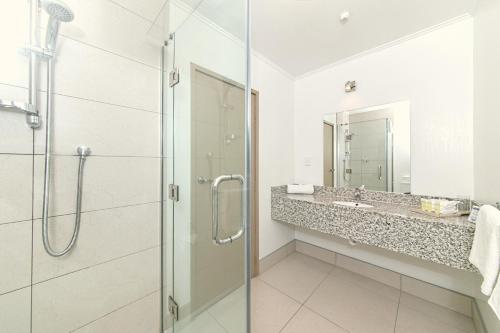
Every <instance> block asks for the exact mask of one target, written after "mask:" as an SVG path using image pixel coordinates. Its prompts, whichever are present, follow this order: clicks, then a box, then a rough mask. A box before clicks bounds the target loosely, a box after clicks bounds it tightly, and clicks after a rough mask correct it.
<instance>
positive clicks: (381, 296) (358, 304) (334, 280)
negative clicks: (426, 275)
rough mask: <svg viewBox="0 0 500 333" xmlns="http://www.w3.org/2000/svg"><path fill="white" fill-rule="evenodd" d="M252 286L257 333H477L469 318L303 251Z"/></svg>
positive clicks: (279, 264) (261, 277)
mask: <svg viewBox="0 0 500 333" xmlns="http://www.w3.org/2000/svg"><path fill="white" fill-rule="evenodd" d="M252 287H253V293H252V296H253V299H252V301H253V304H252V325H253V330H252V331H253V333H274V332H276V333H277V332H283V333H298V332H304V333H309V332H311V333H330V332H331V333H337V332H339V333H340V332H344V333H345V332H351V333H377V332H381V333H385V332H397V333H475V330H474V324H473V322H472V319H471V318H469V317H467V316H464V315H462V314H459V313H458V312H454V311H452V310H448V309H447V308H444V307H442V306H439V305H436V304H433V303H430V302H427V301H425V300H423V299H420V298H418V297H415V296H412V295H410V294H406V293H401V292H400V290H399V289H395V288H393V287H390V286H387V285H385V284H382V283H380V282H377V281H375V280H372V279H369V278H366V277H364V276H361V275H358V274H355V273H352V272H350V271H347V270H344V269H342V268H339V267H334V266H332V265H330V264H327V263H325V262H323V261H319V260H317V259H314V258H312V257H308V256H305V255H303V254H300V253H294V254H292V255H290V256H288V257H287V258H286V259H284V260H283V261H281V262H279V263H278V264H276V265H275V266H273V267H272V268H270V269H269V270H268V271H266V272H264V273H263V274H262V275H260V276H259V277H257V278H255V279H254V281H253V283H252Z"/></svg>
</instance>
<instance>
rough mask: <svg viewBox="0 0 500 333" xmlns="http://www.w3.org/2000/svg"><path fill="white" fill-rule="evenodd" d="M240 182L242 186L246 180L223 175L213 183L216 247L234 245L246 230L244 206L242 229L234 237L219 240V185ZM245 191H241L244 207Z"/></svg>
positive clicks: (213, 218)
mask: <svg viewBox="0 0 500 333" xmlns="http://www.w3.org/2000/svg"><path fill="white" fill-rule="evenodd" d="M232 180H235V181H239V182H240V184H241V185H243V184H244V183H245V178H244V177H243V176H242V175H222V176H219V177H217V178H215V179H214V181H213V182H212V192H211V197H212V240H213V242H214V244H215V245H225V244H228V243H232V242H234V241H235V240H237V239H238V238H240V237H241V236H243V233H244V232H245V231H244V230H245V229H244V220H243V206H242V210H241V211H242V215H241V222H240V229H239V230H238V232H237V233H236V234H234V235H232V236H229V237H227V238H223V239H219V185H220V184H222V183H223V182H227V181H232ZM244 195H245V194H244V191H241V204H242V205H243V203H244V202H245V201H244Z"/></svg>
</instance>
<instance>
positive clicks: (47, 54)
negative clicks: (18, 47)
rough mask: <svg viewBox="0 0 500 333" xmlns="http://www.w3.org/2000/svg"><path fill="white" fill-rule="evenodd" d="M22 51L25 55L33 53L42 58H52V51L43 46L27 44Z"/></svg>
mask: <svg viewBox="0 0 500 333" xmlns="http://www.w3.org/2000/svg"><path fill="white" fill-rule="evenodd" d="M24 53H25V54H26V55H30V54H35V55H36V56H38V57H40V58H42V59H52V58H54V51H52V50H49V49H47V48H44V47H40V46H34V45H29V46H26V47H25V48H24Z"/></svg>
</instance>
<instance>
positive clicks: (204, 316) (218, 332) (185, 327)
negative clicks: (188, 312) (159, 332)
mask: <svg viewBox="0 0 500 333" xmlns="http://www.w3.org/2000/svg"><path fill="white" fill-rule="evenodd" d="M174 327H175V331H176V332H179V333H201V332H203V333H227V332H226V330H225V329H224V328H223V327H222V326H221V325H220V324H219V323H218V322H217V320H215V319H214V318H213V317H212V316H211V315H210V314H209V313H208V312H207V311H205V312H202V313H201V314H200V315H198V316H196V317H195V318H193V319H190V320H188V321H184V322H182V321H181V322H179V323H176V324H175V326H174Z"/></svg>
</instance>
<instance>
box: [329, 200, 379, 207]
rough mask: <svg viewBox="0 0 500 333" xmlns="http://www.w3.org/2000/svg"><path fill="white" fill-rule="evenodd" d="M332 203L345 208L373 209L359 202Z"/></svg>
mask: <svg viewBox="0 0 500 333" xmlns="http://www.w3.org/2000/svg"><path fill="white" fill-rule="evenodd" d="M333 203H334V204H337V205H342V206H347V207H359V208H373V206H372V205H367V204H364V203H361V202H354V201H334V202H333Z"/></svg>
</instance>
